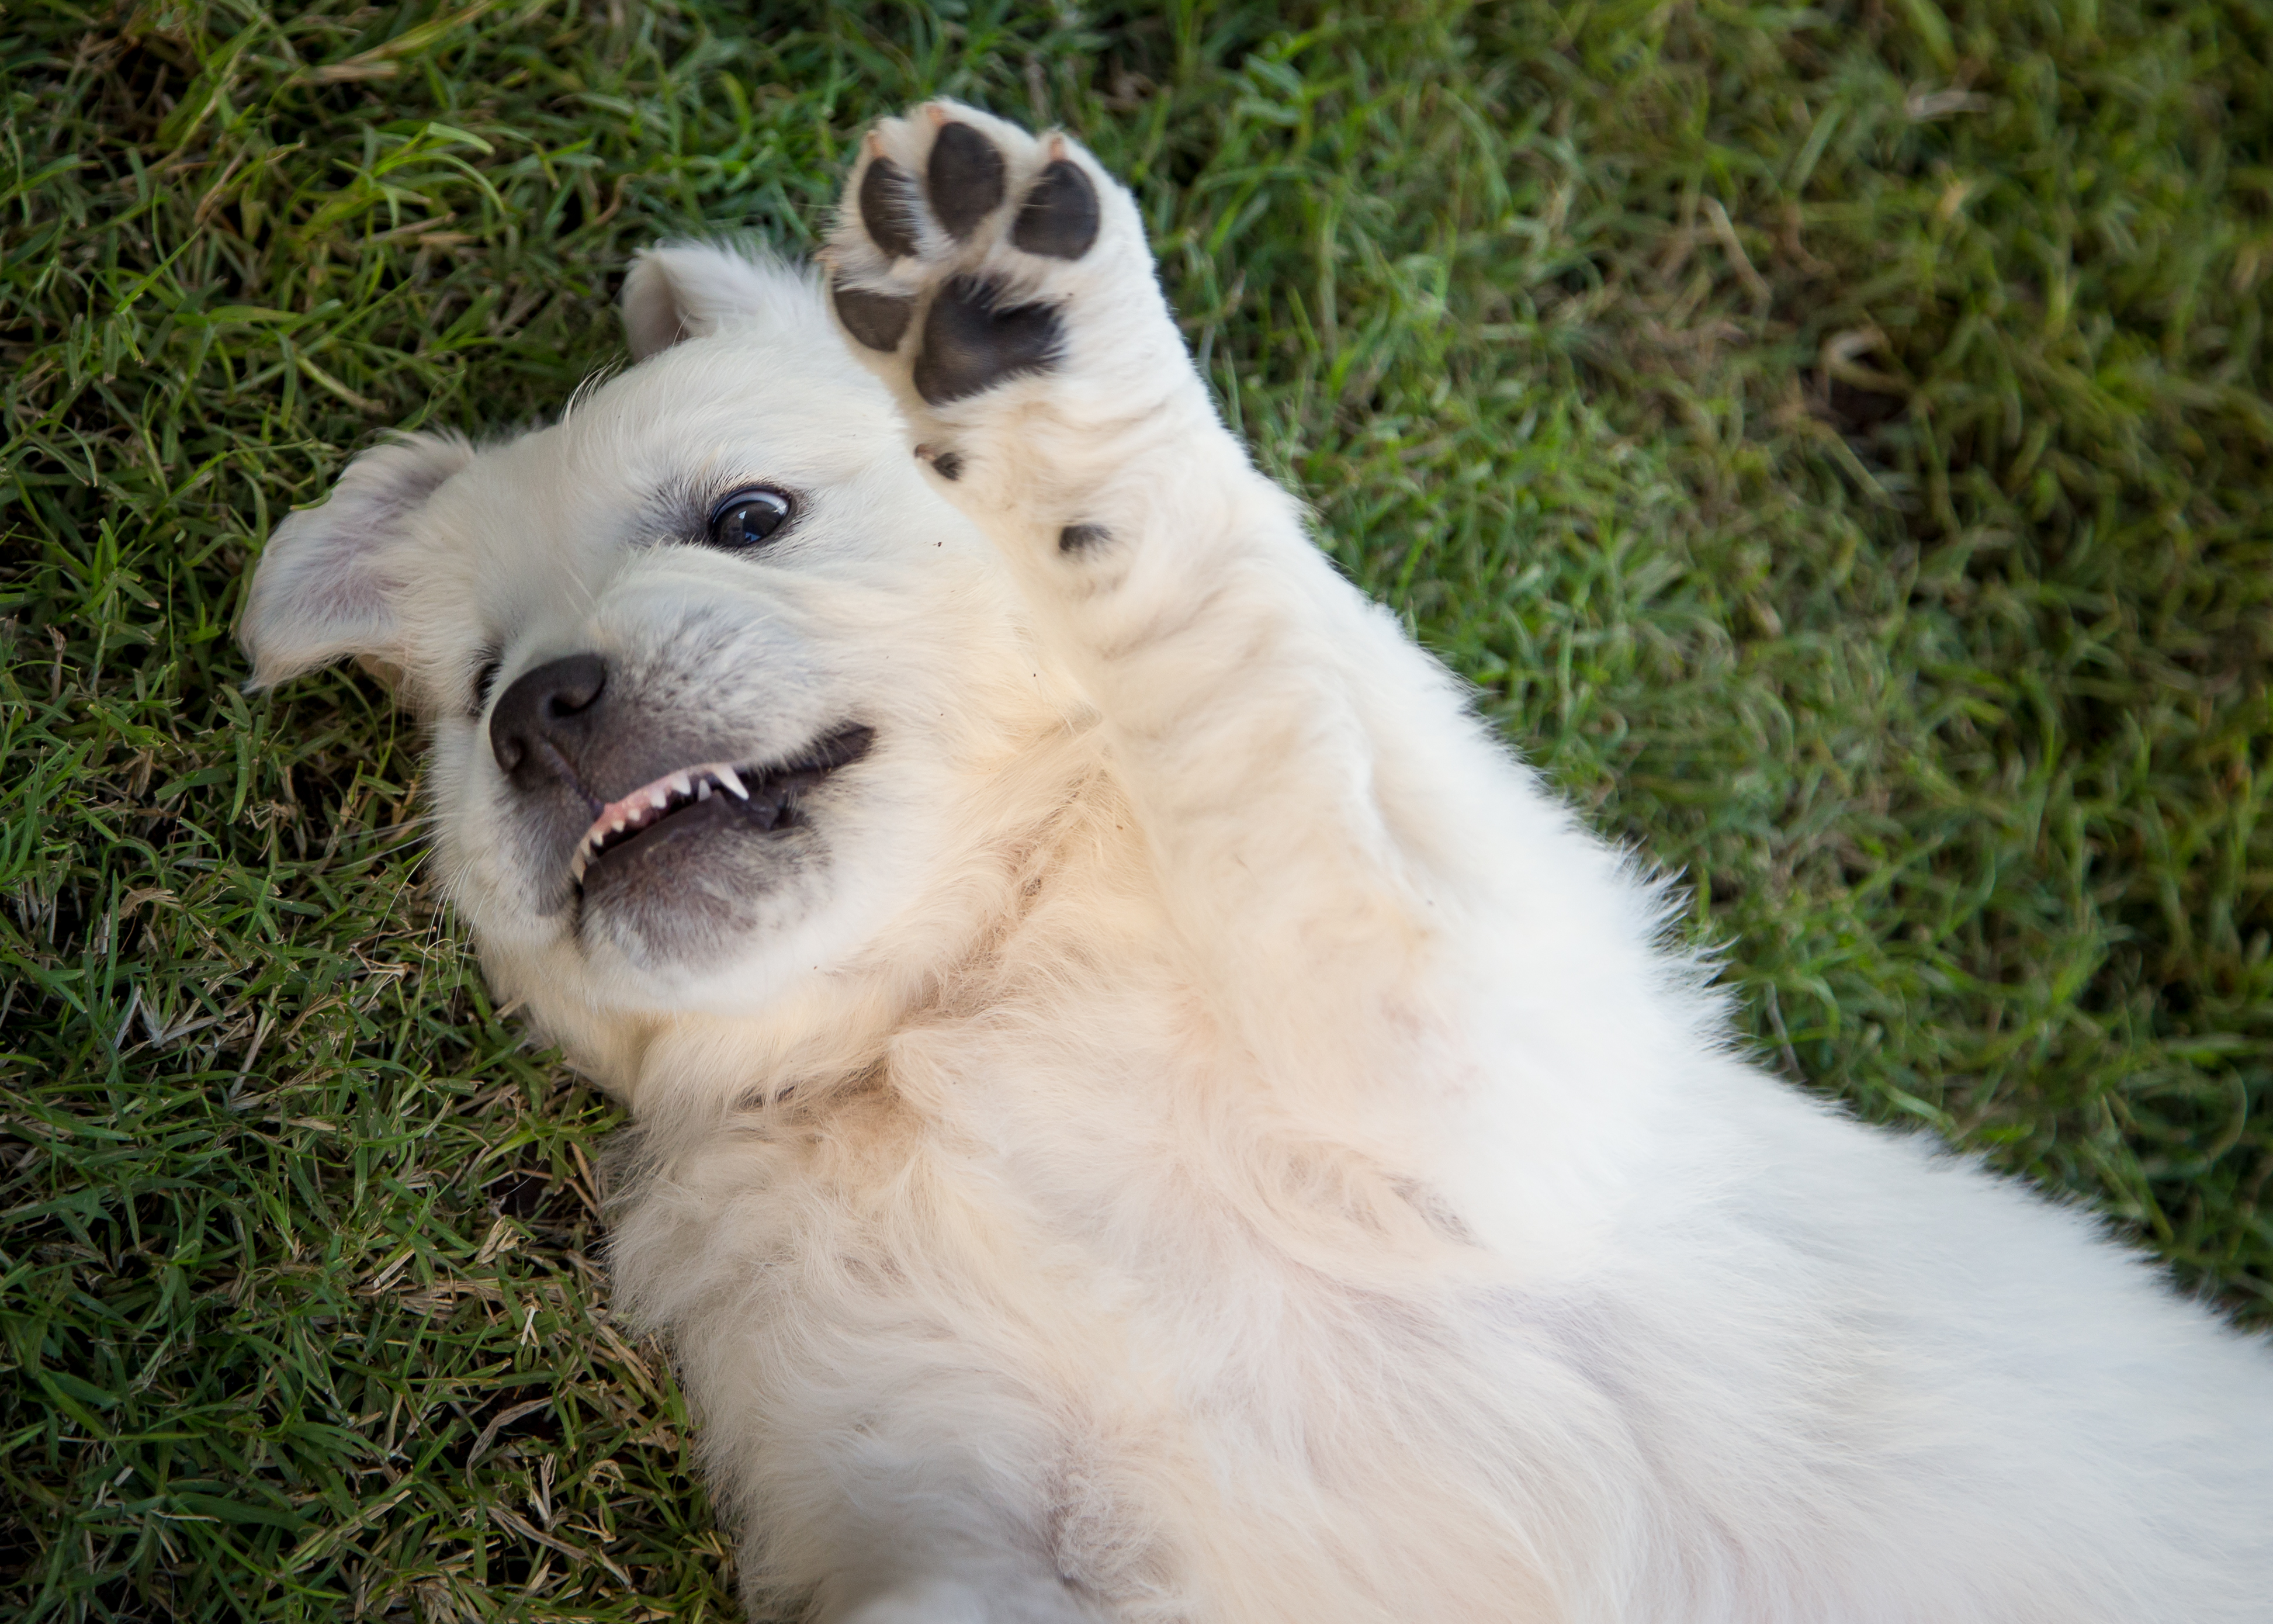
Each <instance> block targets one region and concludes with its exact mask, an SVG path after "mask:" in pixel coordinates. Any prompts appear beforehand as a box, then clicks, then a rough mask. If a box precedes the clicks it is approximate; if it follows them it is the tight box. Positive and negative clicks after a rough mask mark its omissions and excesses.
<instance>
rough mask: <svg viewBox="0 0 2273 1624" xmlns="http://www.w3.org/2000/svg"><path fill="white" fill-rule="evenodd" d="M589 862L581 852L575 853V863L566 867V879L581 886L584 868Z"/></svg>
mask: <svg viewBox="0 0 2273 1624" xmlns="http://www.w3.org/2000/svg"><path fill="white" fill-rule="evenodd" d="M588 861H589V859H588V858H587V857H586V856H585V855H584V853H582V852H581V851H579V852H578V853H576V860H575V861H574V862H572V863H570V864H569V865H568V877H569V878H570V879H572V880H574V881H575V882H576V883H578V884H580V885H581V884H582V883H583V881H584V866H585V864H586V863H587V862H588Z"/></svg>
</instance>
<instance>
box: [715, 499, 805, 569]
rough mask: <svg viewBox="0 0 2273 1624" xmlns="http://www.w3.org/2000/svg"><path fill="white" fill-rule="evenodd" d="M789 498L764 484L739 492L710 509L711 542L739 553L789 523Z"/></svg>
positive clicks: (757, 543) (762, 540)
mask: <svg viewBox="0 0 2273 1624" xmlns="http://www.w3.org/2000/svg"><path fill="white" fill-rule="evenodd" d="M789 508H790V502H789V498H788V497H786V496H784V495H783V494H782V493H781V492H779V491H775V490H770V489H769V488H767V487H766V486H764V485H751V486H749V487H747V488H746V489H744V490H739V491H737V492H734V493H733V494H732V495H731V496H729V497H727V498H726V499H725V500H723V501H721V502H720V503H719V504H718V505H717V506H716V508H712V509H711V510H710V545H712V546H714V547H724V548H725V549H726V550H727V551H728V552H730V553H739V552H741V551H742V550H743V549H745V548H747V547H754V546H757V545H760V544H761V542H764V541H765V540H767V539H768V538H770V537H771V536H772V535H773V533H774V532H775V531H776V530H779V529H781V527H782V526H783V525H784V524H786V523H789Z"/></svg>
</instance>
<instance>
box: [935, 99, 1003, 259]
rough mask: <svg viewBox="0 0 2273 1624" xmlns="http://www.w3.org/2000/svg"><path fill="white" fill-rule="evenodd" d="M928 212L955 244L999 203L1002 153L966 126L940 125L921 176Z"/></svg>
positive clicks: (1001, 184)
mask: <svg viewBox="0 0 2273 1624" xmlns="http://www.w3.org/2000/svg"><path fill="white" fill-rule="evenodd" d="M924 190H925V191H926V192H929V193H930V194H931V212H932V213H933V214H934V215H936V216H937V217H938V220H939V223H940V224H941V225H942V226H944V227H945V228H946V229H947V231H948V234H949V236H951V237H954V238H955V239H956V241H957V242H960V241H962V240H963V239H964V237H969V236H970V235H971V231H972V230H973V229H976V228H977V226H978V224H979V222H980V221H982V220H984V219H986V216H987V215H989V214H993V213H994V210H995V209H996V208H997V207H999V206H1000V205H1001V201H1002V191H1003V182H1002V154H1001V153H998V152H996V151H995V150H994V142H992V141H990V140H988V139H986V137H985V136H983V135H981V134H979V132H978V131H976V130H974V129H972V128H971V126H970V125H969V124H948V125H945V126H943V127H942V128H941V131H940V132H939V134H938V136H937V137H936V138H934V140H933V141H932V144H931V166H930V168H929V169H928V170H927V171H926V174H925V176H924Z"/></svg>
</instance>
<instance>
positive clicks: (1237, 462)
mask: <svg viewBox="0 0 2273 1624" xmlns="http://www.w3.org/2000/svg"><path fill="white" fill-rule="evenodd" d="M824 257H825V258H826V259H827V261H828V264H829V273H830V277H831V294H832V299H833V303H834V305H835V309H836V315H837V319H838V320H839V322H840V324H841V326H842V327H843V328H844V333H845V335H846V336H847V338H848V340H849V342H850V345H851V349H852V350H853V352H854V353H855V354H857V355H859V357H862V358H863V360H864V361H865V362H866V364H867V365H869V366H870V368H871V369H872V370H874V372H877V373H878V374H879V375H881V377H882V378H884V379H885V380H886V381H887V382H889V384H890V385H891V386H892V387H893V388H894V389H895V390H896V393H897V395H899V398H900V400H901V402H902V404H903V406H904V410H905V411H906V413H907V416H908V417H909V419H910V422H911V425H912V427H913V432H914V434H915V437H916V440H917V446H916V455H919V457H922V458H924V459H925V460H926V462H928V465H929V467H930V470H931V471H932V475H933V477H934V479H935V481H936V483H937V485H938V488H939V489H940V490H941V492H943V493H944V494H945V495H946V496H947V497H948V498H949V500H952V501H954V502H955V503H956V505H957V506H958V507H960V508H963V509H964V511H965V512H966V513H967V514H969V515H971V517H973V518H974V519H975V520H977V521H978V522H979V523H980V524H981V525H982V526H983V527H984V528H986V530H987V531H988V532H989V533H990V534H991V535H992V536H993V537H994V539H995V541H996V543H997V544H998V545H1000V547H1001V549H1002V551H1003V552H1004V553H1006V554H1007V555H1008V556H1009V559H1010V560H1011V561H1012V563H1013V566H1014V567H1015V568H1016V570H1017V571H1018V573H1019V574H1020V575H1021V576H1022V577H1023V579H1024V584H1025V587H1026V589H1027V592H1028V595H1029V597H1030V598H1031V602H1032V604H1033V605H1034V609H1035V613H1036V617H1037V620H1038V621H1039V630H1040V633H1041V635H1043V636H1044V637H1045V638H1046V640H1047V641H1048V642H1049V643H1050V644H1051V645H1052V646H1053V648H1054V650H1055V651H1056V653H1057V654H1058V655H1059V656H1060V657H1061V658H1062V659H1063V660H1064V661H1065V662H1066V663H1067V665H1069V667H1070V668H1071V670H1072V671H1073V672H1074V673H1075V674H1076V677H1077V678H1078V680H1080V681H1081V682H1082V684H1083V685H1084V687H1085V688H1086V690H1087V692H1088V694H1089V695H1090V696H1091V699H1092V701H1093V702H1094V703H1095V704H1096V706H1097V708H1098V710H1099V712H1100V714H1101V716H1102V718H1103V722H1104V725H1105V726H1106V729H1107V730H1108V733H1109V736H1110V739H1111V741H1112V747H1113V750H1114V758H1115V761H1116V764H1117V768H1118V771H1120V773H1121V777H1122V778H1123V779H1124V782H1125V786H1126V788H1127V789H1128V791H1129V793H1130V794H1131V796H1132V797H1133V798H1134V799H1135V801H1136V802H1137V810H1138V813H1139V815H1140V816H1141V817H1142V818H1143V819H1144V825H1145V830H1146V832H1147V835H1148V836H1149V838H1150V839H1151V842H1152V848H1153V852H1152V857H1153V861H1154V862H1155V863H1156V865H1158V867H1159V870H1160V872H1161V874H1162V876H1163V878H1164V879H1165V880H1166V881H1167V884H1166V887H1165V890H1166V891H1167V896H1168V898H1169V900H1170V903H1171V906H1174V907H1176V908H1178V909H1180V910H1182V911H1184V913H1185V914H1186V916H1187V922H1188V924H1189V929H1186V930H1185V931H1184V932H1183V933H1182V935H1183V936H1185V938H1186V939H1187V940H1188V941H1189V942H1190V943H1192V944H1200V945H1199V951H1216V952H1218V953H1219V954H1220V956H1221V957H1222V959H1224V962H1223V963H1221V964H1219V965H1215V966H1211V972H1210V976H1211V981H1212V985H1213V986H1214V987H1215V988H1216V989H1219V990H1220V991H1223V992H1226V993H1228V994H1231V995H1233V996H1231V997H1230V998H1229V999H1227V1002H1228V1003H1229V1004H1232V1005H1233V1006H1234V1008H1235V1009H1241V1010H1243V1011H1245V1012H1246V1013H1247V1014H1248V1015H1250V1016H1258V1017H1267V1019H1270V1020H1271V1021H1272V1024H1273V1025H1274V1026H1276V1027H1277V1028H1278V1030H1279V1032H1280V1033H1281V1034H1302V1033H1307V1034H1316V1035H1317V1036H1318V1037H1319V1038H1321V1039H1324V1038H1326V1037H1327V1036H1329V1034H1346V1033H1347V1031H1348V1030H1349V1029H1350V1027H1351V1026H1352V1023H1353V1019H1360V1020H1362V1018H1363V1014H1364V1013H1365V1012H1378V1011H1382V1010H1383V1009H1384V1000H1390V1001H1394V1000H1395V999H1397V998H1398V997H1399V996H1400V990H1399V982H1400V981H1404V980H1405V979H1406V978H1404V977H1403V976H1401V975H1400V974H1399V966H1400V965H1403V966H1410V964H1411V962H1412V960H1413V955H1414V953H1415V952H1416V951H1426V948H1427V944H1429V942H1430V941H1432V940H1434V939H1436V936H1437V931H1438V929H1439V928H1440V927H1441V926H1443V925H1444V924H1445V923H1446V922H1447V921H1450V920H1451V919H1452V918H1453V917H1454V916H1455V915H1456V914H1459V912H1460V911H1461V910H1462V909H1463V908H1465V907H1469V906H1477V907H1489V906H1495V904H1496V903H1501V902H1502V900H1503V899H1497V898H1488V897H1487V896H1486V895H1485V894H1483V893H1482V891H1480V890H1479V886H1478V884H1477V883H1476V882H1475V878H1474V864H1475V858H1474V853H1475V852H1476V850H1477V849H1479V848H1480V847H1482V846H1488V845H1501V846H1504V845H1505V844H1507V842H1508V840H1509V838H1510V837H1511V836H1515V835H1518V834H1519V831H1512V830H1510V829H1508V828H1507V827H1506V822H1505V820H1506V816H1507V815H1508V813H1509V808H1508V806H1507V805H1506V803H1505V801H1504V798H1502V797H1500V796H1498V795H1497V793H1495V788H1494V786H1515V787H1516V788H1517V793H1516V794H1515V796H1514V797H1513V799H1514V800H1515V801H1518V802H1519V803H1523V804H1521V805H1519V806H1518V807H1517V808H1515V809H1514V810H1515V816H1518V817H1521V816H1535V817H1537V818H1539V819H1540V820H1541V821H1542V823H1552V824H1557V825H1560V824H1563V823H1565V822H1566V820H1564V819H1563V817H1562V816H1561V815H1560V814H1559V813H1558V812H1557V811H1555V810H1554V809H1552V808H1549V807H1547V806H1546V805H1545V804H1544V803H1543V802H1542V801H1541V799H1540V798H1539V797H1538V796H1536V795H1535V794H1530V793H1527V792H1526V791H1524V790H1523V789H1521V788H1520V782H1521V780H1520V776H1519V774H1518V773H1516V772H1515V771H1512V770H1510V769H1508V768H1507V767H1505V766H1504V765H1498V766H1496V765H1494V764H1492V763H1491V761H1490V758H1491V757H1492V756H1494V755H1495V752H1493V751H1492V750H1491V749H1490V748H1489V746H1488V745H1487V744H1486V743H1485V741H1484V740H1483V737H1482V733H1481V730H1480V729H1479V728H1477V727H1476V726H1475V725H1474V723H1473V722H1472V721H1471V720H1470V719H1469V718H1467V715H1466V714H1465V712H1464V705H1463V702H1462V699H1461V696H1460V695H1459V693H1458V692H1457V690H1456V688H1455V687H1454V685H1453V684H1452V682H1451V681H1450V680H1449V679H1448V678H1447V677H1446V676H1445V674H1444V672H1443V671H1442V670H1441V668H1439V667H1438V666H1437V665H1435V664H1434V662H1432V661H1430V660H1429V659H1428V658H1427V657H1426V656H1424V655H1423V654H1422V653H1421V652H1420V651H1419V650H1417V649H1416V648H1414V645H1413V644H1412V643H1410V641H1409V640H1408V639H1407V638H1406V637H1405V635H1403V634H1402V631H1401V629H1400V628H1399V627H1398V626H1397V625H1396V623H1395V622H1394V621H1393V620H1392V619H1391V618H1390V617H1389V616H1388V615H1387V614H1386V613H1384V612H1382V611H1381V610H1379V609H1377V608H1376V607H1374V606H1373V605H1370V604H1369V603H1367V602H1366V601H1365V600H1364V599H1363V598H1362V596H1361V595H1360V594H1358V593H1357V592H1356V591H1355V590H1353V589H1352V588H1351V587H1350V586H1349V585H1348V584H1347V583H1346V582H1344V581H1343V580H1342V579H1341V578H1340V577H1339V575H1337V574H1336V573H1335V572H1334V570H1333V568H1332V566H1331V565H1329V564H1328V562H1327V561H1326V560H1325V559H1324V556H1323V555H1322V554H1321V553H1318V552H1317V549H1316V548H1314V547H1313V546H1312V545H1310V544H1309V540H1308V539H1307V538H1306V537H1305V536H1304V534H1303V530H1302V521H1301V515H1300V513H1299V511H1298V509H1297V508H1296V505H1295V504H1294V501H1293V500H1291V499H1289V498H1288V497H1287V494H1286V493H1285V492H1282V491H1281V490H1279V488H1278V487H1277V486H1276V485H1273V484H1272V482H1271V481H1270V480H1269V479H1267V478H1266V477H1264V476H1263V475H1262V474H1261V473H1259V472H1258V471H1257V470H1256V469H1255V468H1254V467H1253V466H1252V465H1251V464H1250V463H1249V460H1248V458H1247V455H1246V454H1245V452H1244V450H1243V448H1242V447H1241V446H1240V444H1239V442H1238V441H1237V440H1235V439H1234V436H1232V435H1231V434H1230V433H1229V432H1227V430H1226V429H1225V428H1224V427H1223V425H1222V424H1221V423H1220V422H1219V420H1218V418H1217V417H1216V414H1215V411H1214V409H1213V406H1212V403H1211V402H1210V400H1209V398H1208V395H1207V391H1206V389H1205V387H1204V386H1203V384H1202V382H1201V380H1200V378H1199V376H1198V373H1197V371H1196V369H1195V368H1194V366H1193V365H1192V362H1191V358H1190V357H1189V353H1188V352H1187V350H1186V349H1185V346H1184V343H1183V341H1182V335H1181V334H1180V333H1179V331H1178V329H1177V327H1176V325H1175V322H1174V319H1173V317H1172V316H1171V315H1170V313H1169V312H1168V310H1167V305H1166V303H1165V301H1164V300H1163V298H1162V297H1161V293H1160V290H1159V285H1158V282H1157V281H1156V279H1155V275H1154V271H1153V265H1152V255H1151V253H1150V252H1149V250H1148V248H1147V245H1146V241H1145V231H1144V222H1143V221H1142V220H1141V219H1140V217H1139V215H1138V212H1137V205H1136V203H1135V201H1134V200H1133V199H1131V198H1130V196H1129V193H1128V192H1125V191H1124V190H1123V189H1122V188H1121V187H1120V186H1119V185H1117V184H1115V183H1114V181H1113V180H1112V179H1111V178H1110V177H1108V176H1107V175H1106V173H1105V172H1104V170H1103V169H1101V168H1100V167H1099V165H1098V163H1097V162H1096V161H1095V160H1094V159H1093V158H1091V156H1090V155H1089V154H1087V153H1086V152H1085V151H1084V150H1083V148H1082V147H1080V146H1079V145H1077V144H1076V143H1075V142H1074V141H1072V140H1071V139H1069V138H1067V137H1065V136H1063V135H1060V134H1048V135H1044V136H1041V137H1039V138H1038V137H1034V136H1031V135H1028V134H1026V133H1025V132H1023V131H1021V130H1019V129H1017V128H1016V127H1015V126H1013V125H1010V124H1005V123H1003V122H1002V121H1001V120H999V119H996V118H993V117H988V116H986V115H985V114H983V113H979V112H977V111H975V110H973V109H968V108H964V107H962V106H959V105H956V104H954V103H951V102H933V103H930V104H927V105H926V106H923V107H920V108H918V109H915V110H914V111H913V112H911V114H909V115H908V116H907V117H903V118H897V119H888V120H886V121H884V122H883V123H881V124H879V125H877V126H876V127H875V128H874V130H872V131H871V132H869V134H868V136H867V138H866V142H865V144H864V146H863V148H862V152H861V155H860V158H859V162H858V164H857V166H856V168H855V169H854V170H853V173H852V176H851V182H850V184H849V186H848V189H847V191H846V193H845V197H844V206H843V211H842V217H841V219H840V221H839V222H838V224H837V228H836V231H835V233H834V235H833V236H832V237H831V238H830V241H829V247H828V249H827V252H826V254H825V256H824ZM1479 763H1482V766H1481V770H1480V768H1479ZM1448 768H1449V769H1450V770H1449V771H1447V769H1448ZM1479 784H1482V786H1485V787H1484V791H1483V793H1482V795H1481V796H1480V795H1479V793H1478V789H1477V786H1478V785H1479ZM1480 801H1483V802H1489V803H1492V804H1491V805H1490V806H1489V809H1486V808H1484V807H1482V806H1480V805H1479V802H1480ZM1494 820H1497V821H1498V823H1499V827H1498V828H1497V830H1495V831H1492V833H1493V834H1494V836H1495V837H1496V838H1493V839H1490V840H1480V839H1478V838H1475V836H1474V828H1475V826H1476V825H1477V824H1478V823H1483V824H1485V825H1487V826H1489V824H1490V823H1492V822H1493V821H1494ZM1576 849H1577V850H1578V851H1579V861H1587V860H1588V859H1587V855H1586V854H1587V853H1589V852H1591V851H1592V848H1591V847H1590V846H1587V844H1586V843H1584V842H1579V843H1577V848H1576ZM1595 855H1597V856H1598V855H1599V853H1595ZM1604 866H1605V868H1607V867H1608V865H1607V863H1605V865H1604ZM1486 889H1488V886H1487V888H1486ZM1418 979H1420V980H1421V981H1424V982H1425V983H1426V984H1429V985H1441V983H1442V981H1443V979H1444V978H1443V975H1442V973H1441V970H1439V971H1437V972H1436V973H1434V974H1430V975H1428V976H1426V977H1422V978H1418ZM1353 998H1354V999H1356V1000H1357V1002H1356V1003H1355V1004H1354V1003H1353V1002H1352V1000H1353ZM1415 1014H1416V1011H1410V1010H1404V1009H1399V1010H1397V1011H1394V1012H1393V1013H1392V1017H1391V1020H1390V1022H1389V1024H1395V1023H1396V1021H1398V1020H1399V1019H1403V1020H1404V1021H1405V1022H1406V1027H1407V1031H1410V1030H1411V1029H1412V1024H1413V1022H1412V1018H1413V1017H1414V1015H1415ZM1420 1018H1421V1019H1426V1016H1425V1014H1422V1015H1421V1017H1420ZM1347 1059H1348V1060H1349V1061H1350V1062H1351V1063H1353V1064H1358V1065H1362V1066H1367V1067H1376V1066H1377V1065H1378V1064H1379V1063H1380V1061H1381V1059H1382V1056H1381V1054H1380V1053H1378V1052H1375V1053H1372V1054H1369V1055H1365V1056H1356V1055H1349V1056H1347Z"/></svg>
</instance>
